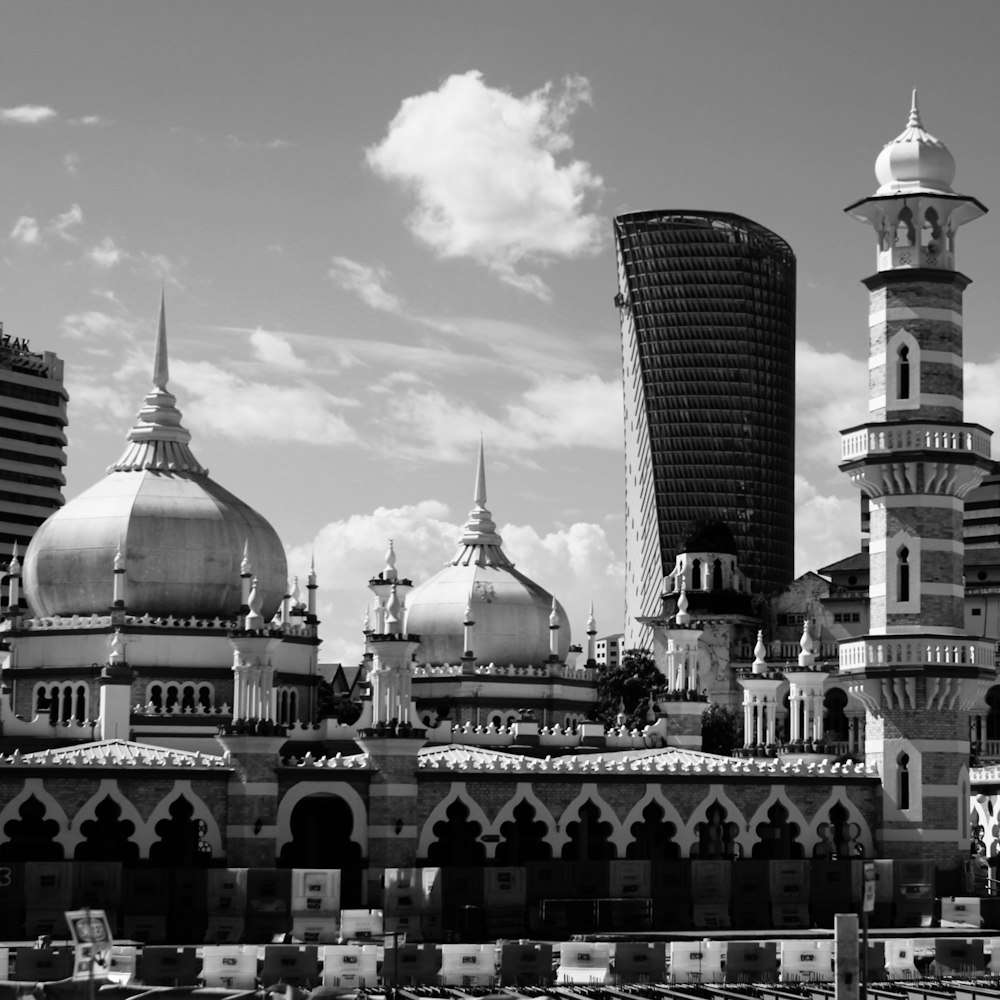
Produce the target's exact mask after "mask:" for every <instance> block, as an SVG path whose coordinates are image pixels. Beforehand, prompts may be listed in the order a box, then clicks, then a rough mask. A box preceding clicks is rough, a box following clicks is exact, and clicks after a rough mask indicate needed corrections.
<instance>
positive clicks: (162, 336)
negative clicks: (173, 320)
mask: <svg viewBox="0 0 1000 1000" xmlns="http://www.w3.org/2000/svg"><path fill="white" fill-rule="evenodd" d="M169 378H170V367H169V362H168V358H167V303H166V295H165V293H164V291H163V289H162V288H160V324H159V327H158V328H157V331H156V352H155V354H154V356H153V385H155V386H156V388H157V389H161V390H165V389H166V388H167V381H168V380H169Z"/></svg>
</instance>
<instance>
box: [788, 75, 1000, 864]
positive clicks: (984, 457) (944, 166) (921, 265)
mask: <svg viewBox="0 0 1000 1000" xmlns="http://www.w3.org/2000/svg"><path fill="white" fill-rule="evenodd" d="M875 172H876V176H877V178H878V181H879V187H878V190H877V191H876V193H875V194H874V195H872V196H871V197H869V198H865V199H862V200H861V201H859V202H856V203H855V204H853V205H851V206H849V207H848V208H847V212H848V213H849V214H850V215H852V216H853V217H854V218H857V219H860V220H862V221H864V222H867V223H868V224H869V225H871V226H872V227H873V228H874V230H875V234H876V239H877V246H878V250H877V262H878V271H877V273H876V274H874V275H873V276H871V277H869V278H867V279H865V285H866V286H867V287H868V290H869V292H870V307H869V321H868V327H869V364H868V368H869V385H870V395H869V402H868V422H867V423H864V424H861V425H859V426H856V427H851V428H849V429H847V430H845V431H843V445H842V462H841V465H840V468H841V469H842V470H843V471H844V472H845V473H846V474H847V475H848V476H850V478H851V480H852V482H854V484H855V485H856V486H858V488H859V489H860V490H861V491H862V492H863V493H864V494H865V496H866V497H867V498H868V502H869V508H870V512H871V522H870V545H869V548H870V552H871V577H870V587H869V609H870V634H869V635H866V636H862V637H858V638H852V639H847V640H844V641H843V642H841V644H840V674H841V677H842V679H843V680H844V681H846V682H847V684H846V686H847V688H848V690H849V691H850V693H851V695H852V696H853V697H854V698H855V699H856V701H857V702H858V703H859V707H860V708H863V709H864V711H865V712H866V722H865V754H866V758H867V762H868V763H869V764H874V765H875V766H876V767H877V768H878V771H879V773H880V774H881V775H882V778H883V785H884V788H885V816H884V822H885V829H883V830H882V831H881V832H880V834H879V837H880V839H881V841H882V844H881V853H884V854H886V855H889V856H898V857H910V856H913V854H914V853H915V852H916V851H918V850H919V851H920V852H921V853H922V855H923V856H925V857H927V856H933V857H936V858H937V859H938V860H939V861H940V862H941V863H942V864H943V865H947V866H951V865H953V864H955V862H956V860H957V857H958V854H957V853H956V846H955V845H956V844H960V843H961V842H962V841H963V840H966V839H967V837H968V831H967V829H966V827H967V825H968V820H967V814H968V809H967V808H966V807H965V805H964V803H965V802H967V799H968V759H969V724H968V709H969V708H970V707H971V706H972V705H973V704H974V702H975V701H976V700H977V698H978V693H977V692H978V690H979V686H980V684H981V683H982V681H983V680H985V679H986V678H987V677H995V666H994V658H995V652H994V643H993V642H992V641H985V640H983V639H981V638H976V637H973V636H969V635H967V634H965V629H964V581H963V555H964V544H963V524H962V521H963V508H964V498H965V496H966V495H967V494H968V493H969V491H970V490H972V489H973V488H974V487H976V486H977V485H978V484H979V483H980V481H981V480H982V478H983V476H984V475H985V474H986V473H987V472H988V471H989V470H990V469H991V467H992V462H991V459H990V431H988V430H987V429H986V428H985V427H982V426H980V425H978V424H969V423H965V422H964V421H963V373H962V293H963V291H964V289H965V288H966V286H967V285H968V284H969V279H968V278H966V277H965V275H963V274H960V273H959V272H958V271H956V270H955V269H954V267H955V234H956V232H957V230H958V228H959V227H960V226H962V225H964V224H965V223H966V222H969V221H971V220H973V219H976V218H978V217H979V216H980V215H982V214H983V213H984V212H985V211H986V209H985V208H984V207H983V205H982V204H980V202H979V201H977V200H976V199H975V198H971V197H968V196H966V195H960V194H956V193H955V192H954V191H953V190H952V187H951V184H952V179H953V177H954V160H953V159H952V156H951V153H950V152H949V151H948V149H947V147H945V146H944V144H943V143H942V142H940V141H939V140H938V139H936V138H935V137H934V136H932V135H930V134H929V133H928V132H927V131H926V130H925V129H924V127H923V124H922V122H921V120H920V113H919V111H918V109H917V101H916V92H914V94H913V102H912V106H911V109H910V117H909V121H908V122H907V126H906V128H905V129H904V131H903V132H902V133H901V134H900V135H899V136H897V137H896V138H895V139H894V140H893V141H892V142H890V143H889V144H888V145H887V146H886V147H885V149H883V150H882V152H881V153H880V154H879V157H878V160H877V162H876V166H875ZM805 652H806V650H805V649H803V653H805ZM900 769H902V770H900ZM922 769H925V770H922ZM922 774H923V777H922ZM900 775H902V776H903V777H902V778H901V777H900ZM904 778H905V780H906V782H907V788H906V791H905V793H904V792H902V791H901V790H900V783H901V781H903V779H904ZM956 796H957V801H956ZM966 852H967V848H966Z"/></svg>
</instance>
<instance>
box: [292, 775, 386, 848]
mask: <svg viewBox="0 0 1000 1000" xmlns="http://www.w3.org/2000/svg"><path fill="white" fill-rule="evenodd" d="M310 795H336V796H338V797H339V798H341V799H343V800H344V802H346V803H347V805H348V807H349V808H350V810H351V815H352V816H353V817H354V829H353V830H352V831H351V840H353V841H354V843H356V844H357V845H358V846H359V847H360V848H361V856H362V857H364V858H367V857H368V810H367V808H366V807H365V802H364V799H362V798H361V796H360V795H359V794H358V792H357V790H356V789H355V788H354V787H352V786H351V785H349V784H348V783H347V782H346V781H300V782H298V784H295V785H292V787H291V788H289V789H288V791H287V792H285V794H284V795H283V796H282V797H281V801H280V802H279V803H278V815H277V819H276V820H275V831H276V833H275V841H274V854H275V857H278V856H279V855H280V854H281V851H282V848H284V847H285V845H286V844H288V843H290V842H291V840H292V810H293V809H294V808H295V807H296V806H297V805H298V804H299V802H300V801H301V800H302V799H305V798H308V797H309V796H310Z"/></svg>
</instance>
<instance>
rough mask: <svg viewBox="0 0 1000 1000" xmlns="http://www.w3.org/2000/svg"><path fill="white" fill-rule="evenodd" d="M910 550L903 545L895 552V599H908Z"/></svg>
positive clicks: (902, 600) (903, 600)
mask: <svg viewBox="0 0 1000 1000" xmlns="http://www.w3.org/2000/svg"><path fill="white" fill-rule="evenodd" d="M909 559H910V550H909V549H908V548H907V547H906V546H905V545H904V546H902V547H901V548H900V550H899V552H898V553H897V554H896V578H897V586H896V600H897V601H900V602H901V603H902V602H905V601H908V600H909V599H910V562H909Z"/></svg>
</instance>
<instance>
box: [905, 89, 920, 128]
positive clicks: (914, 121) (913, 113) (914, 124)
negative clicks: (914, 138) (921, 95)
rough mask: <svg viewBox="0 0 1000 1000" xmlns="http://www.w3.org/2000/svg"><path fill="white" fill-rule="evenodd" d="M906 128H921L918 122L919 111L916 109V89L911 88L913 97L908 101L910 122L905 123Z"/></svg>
mask: <svg viewBox="0 0 1000 1000" xmlns="http://www.w3.org/2000/svg"><path fill="white" fill-rule="evenodd" d="M906 127H907V128H923V127H924V126H923V124H922V123H921V121H920V109H919V108H918V107H917V88H916V87H914V88H913V96H912V98H911V100H910V120H909V121H908V122H907V123H906Z"/></svg>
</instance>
